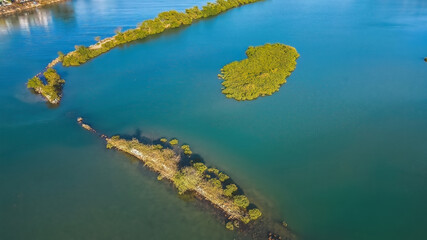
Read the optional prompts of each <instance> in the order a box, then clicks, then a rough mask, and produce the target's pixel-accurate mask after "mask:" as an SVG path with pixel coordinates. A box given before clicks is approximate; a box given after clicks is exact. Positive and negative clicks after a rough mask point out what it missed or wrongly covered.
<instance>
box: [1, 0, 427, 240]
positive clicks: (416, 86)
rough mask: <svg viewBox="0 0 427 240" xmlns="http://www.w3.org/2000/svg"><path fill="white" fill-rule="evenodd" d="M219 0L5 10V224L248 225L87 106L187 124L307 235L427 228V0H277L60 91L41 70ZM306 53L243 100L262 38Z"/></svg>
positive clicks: (122, 231) (35, 234) (86, 68)
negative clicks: (53, 102) (32, 87)
mask: <svg viewBox="0 0 427 240" xmlns="http://www.w3.org/2000/svg"><path fill="white" fill-rule="evenodd" d="M205 2H206V1H201V0H200V1H199V0H183V1H179V2H178V1H172V0H163V1H152V0H145V1H137V0H131V1H112V0H86V1H84V0H73V1H70V2H67V3H63V4H58V5H54V6H51V7H48V8H44V9H39V10H37V11H34V12H31V13H29V14H19V15H16V16H10V17H6V18H1V19H0V103H1V104H0V239H8V240H9V239H10V240H14V239H43V240H45V239H233V238H234V237H236V236H235V235H234V234H233V233H231V232H229V231H227V230H226V229H225V228H224V226H223V223H222V222H219V221H218V220H217V219H216V218H215V217H213V215H212V214H211V213H210V212H206V211H203V210H201V209H200V207H198V206H196V204H195V203H194V202H188V201H185V200H182V199H180V198H178V197H177V195H176V192H175V191H174V190H173V188H172V187H170V186H169V185H168V184H165V183H161V182H158V181H157V180H155V179H156V176H155V174H153V173H150V172H149V171H147V170H145V169H144V168H143V167H142V166H140V165H138V164H137V163H135V162H133V161H132V160H131V159H130V158H129V157H126V156H125V155H123V154H121V153H118V152H115V151H111V150H106V149H105V146H104V144H103V142H102V141H101V140H100V139H98V138H96V137H95V136H94V135H92V134H90V133H88V132H86V131H83V130H81V128H80V127H79V126H78V125H77V124H76V123H75V119H76V117H78V116H83V117H85V118H86V119H87V120H88V121H89V122H90V123H92V124H93V126H94V127H95V128H97V129H98V130H100V131H102V132H105V133H107V134H109V135H111V134H141V135H143V136H147V137H150V138H157V137H163V136H165V137H168V138H171V137H177V138H178V139H179V140H180V141H181V142H185V143H189V144H190V145H191V146H192V150H193V152H196V153H198V154H200V155H201V156H202V157H203V158H204V160H205V161H206V162H207V163H208V164H209V165H212V166H216V167H219V168H220V169H223V170H224V171H226V172H227V173H228V174H229V175H231V176H232V178H233V179H234V180H235V181H236V182H238V183H239V184H240V185H241V187H242V188H243V189H244V190H245V193H246V194H247V195H248V196H249V198H250V199H252V200H253V201H254V202H255V203H257V205H258V207H259V208H261V210H262V211H263V212H264V213H265V215H268V216H271V217H273V218H274V219H276V220H277V221H281V220H283V219H285V220H286V221H287V222H288V224H289V227H290V229H292V230H293V231H294V232H295V233H296V234H297V235H298V236H299V238H300V239H308V240H312V239H313V240H342V239H346V240H356V239H357V240H359V239H368V240H370V239H372V240H374V239H375V240H377V239H388V240H394V239H396V240H397V239H399V240H400V239H412V240H418V239H420V240H421V239H425V236H426V235H427V229H426V228H425V224H426V223H427V207H426V205H425V203H426V202H427V187H426V184H427V63H425V62H424V61H423V58H424V57H427V1H425V0H406V1H402V0H388V1H380V0H369V1H368V0H359V1H352V0H266V1H263V2H259V3H255V4H252V5H248V6H243V7H241V8H238V9H233V10H231V11H229V12H226V13H224V14H221V15H219V16H217V17H215V18H210V19H208V20H204V21H200V22H198V23H196V24H193V25H191V26H189V27H186V28H184V29H180V30H177V31H170V32H167V33H165V34H162V35H160V36H159V37H154V38H151V39H149V40H144V41H140V42H136V43H132V44H129V45H126V46H123V47H119V48H116V49H114V50H112V51H110V52H109V53H107V54H104V55H102V56H100V57H98V58H96V59H95V60H93V61H90V62H88V63H87V64H84V65H82V66H80V67H73V68H62V67H59V68H58V71H59V72H60V74H61V75H62V76H63V77H64V78H65V80H66V81H67V83H66V85H65V89H64V98H63V100H62V102H61V105H60V106H59V107H57V108H49V107H48V106H47V105H46V104H45V103H44V102H43V101H42V99H41V98H39V97H38V96H35V95H33V94H31V93H30V92H29V91H28V90H27V89H26V87H25V83H26V81H27V79H28V78H30V77H32V76H33V75H35V74H36V73H38V72H39V71H40V70H41V69H43V68H44V67H45V65H46V64H47V63H48V62H50V61H51V60H52V59H53V58H55V57H56V54H57V51H63V52H67V51H70V50H72V49H73V48H74V45H77V44H84V45H89V44H92V43H93V42H94V38H95V37H96V36H101V37H107V36H111V35H112V34H114V30H116V29H117V28H118V27H122V28H124V29H127V28H131V27H134V26H135V25H136V24H137V23H139V22H141V21H143V20H145V19H149V18H152V17H154V16H156V15H157V14H158V13H159V12H162V11H165V10H170V9H177V10H183V9H185V8H187V7H190V6H193V5H199V6H201V5H204V4H205ZM267 42H271V43H274V42H281V43H284V44H288V45H291V46H294V47H295V48H296V49H297V50H298V52H299V53H300V55H301V57H300V58H299V59H298V64H297V68H296V70H295V72H294V73H293V74H292V75H291V77H290V78H289V79H288V82H287V83H286V84H285V85H284V86H282V88H281V90H280V91H279V92H277V93H276V94H274V95H273V96H269V97H264V98H260V99H257V100H255V101H251V102H236V101H234V100H230V99H226V98H225V97H224V96H223V95H222V94H221V92H220V89H221V82H220V80H218V79H217V74H218V73H219V69H221V67H222V66H224V65H225V64H227V63H229V62H231V61H234V60H240V59H243V58H245V55H244V52H245V50H246V48H247V47H248V46H251V45H262V44H265V43H267Z"/></svg>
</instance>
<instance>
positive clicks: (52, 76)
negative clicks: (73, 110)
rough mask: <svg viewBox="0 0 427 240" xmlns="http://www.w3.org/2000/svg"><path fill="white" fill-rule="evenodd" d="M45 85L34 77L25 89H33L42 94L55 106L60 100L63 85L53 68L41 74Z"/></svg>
mask: <svg viewBox="0 0 427 240" xmlns="http://www.w3.org/2000/svg"><path fill="white" fill-rule="evenodd" d="M43 76H44V78H45V79H46V84H45V83H43V81H42V80H41V79H40V78H39V77H37V76H35V77H33V78H31V79H30V80H28V82H27V87H28V88H31V89H34V91H36V92H37V93H40V94H42V95H43V96H44V97H45V98H46V99H47V100H48V101H49V102H50V103H53V104H57V103H59V101H60V100H61V94H62V86H63V84H64V83H65V81H64V80H63V79H61V77H60V76H59V74H58V73H57V72H56V71H55V69H53V68H48V69H47V70H46V72H44V73H43Z"/></svg>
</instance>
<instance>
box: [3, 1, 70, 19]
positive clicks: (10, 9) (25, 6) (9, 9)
mask: <svg viewBox="0 0 427 240" xmlns="http://www.w3.org/2000/svg"><path fill="white" fill-rule="evenodd" d="M64 1H67V0H36V1H29V0H27V1H26V2H22V3H21V2H18V1H14V2H13V3H12V4H11V5H8V6H0V17H2V16H5V15H10V14H14V13H17V12H22V11H27V10H32V9H35V8H38V7H42V6H45V5H49V4H53V3H58V2H64ZM9 2H10V1H9Z"/></svg>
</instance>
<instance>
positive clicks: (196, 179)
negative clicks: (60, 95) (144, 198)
mask: <svg viewBox="0 0 427 240" xmlns="http://www.w3.org/2000/svg"><path fill="white" fill-rule="evenodd" d="M77 121H78V123H79V124H80V125H81V126H82V127H83V128H84V129H86V130H88V131H90V132H94V133H96V131H95V130H94V129H93V128H92V127H91V126H90V125H88V124H86V123H84V122H83V119H82V118H78V119H77ZM100 136H101V138H103V139H105V141H106V143H107V148H108V149H117V150H120V151H122V152H125V153H127V154H130V155H132V156H134V157H136V158H137V159H139V160H140V161H141V162H143V163H144V164H145V166H147V167H148V168H149V169H150V170H152V171H154V172H156V173H158V174H159V175H158V178H157V179H158V180H163V179H164V180H168V181H170V182H172V183H173V185H174V186H175V187H176V189H177V190H178V193H179V194H184V193H193V194H195V195H196V196H197V197H199V198H201V199H203V200H206V201H207V202H208V203H210V205H212V206H214V207H215V208H216V209H219V210H220V211H221V212H222V213H223V214H224V216H225V217H226V219H227V223H226V228H227V229H229V230H234V229H235V228H240V229H245V227H246V226H248V225H250V222H255V221H256V220H258V219H259V218H261V216H262V213H261V211H260V210H259V209H258V208H256V207H255V205H253V204H250V201H249V199H248V198H247V197H246V196H245V195H244V194H242V191H241V189H239V187H238V186H237V185H236V184H235V183H234V182H233V181H232V180H231V179H230V177H229V176H228V175H227V174H225V173H223V172H221V171H220V170H218V169H216V168H209V167H207V166H206V165H205V164H204V163H203V162H201V161H200V160H197V158H193V157H192V156H193V155H192V154H193V153H192V151H191V149H190V146H189V145H182V146H180V147H179V142H178V140H177V139H171V140H167V139H166V138H161V139H159V140H158V141H157V144H144V143H141V142H140V141H139V140H137V139H132V140H127V139H124V138H122V137H120V136H113V137H107V136H105V135H100ZM268 234H270V235H268ZM263 236H264V237H263V239H266V238H267V237H269V239H275V238H272V236H278V235H274V234H272V233H269V231H265V233H264V235H263ZM277 239H279V238H277Z"/></svg>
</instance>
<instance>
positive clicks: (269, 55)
mask: <svg viewBox="0 0 427 240" xmlns="http://www.w3.org/2000/svg"><path fill="white" fill-rule="evenodd" d="M246 55H247V56H248V58H247V59H244V60H242V61H235V62H232V63H230V64H227V65H226V66H224V67H223V68H222V69H221V74H220V75H219V77H220V78H222V79H224V82H223V83H222V85H223V86H224V89H223V90H222V93H224V94H225V95H226V96H227V97H228V98H234V99H236V100H253V99H256V98H258V97H259V96H267V95H272V94H273V93H274V92H276V91H278V90H279V88H280V86H281V85H282V84H284V83H285V82H286V78H287V77H288V76H289V75H291V73H292V71H293V70H294V69H295V67H296V59H297V58H298V57H299V54H298V52H297V51H296V49H295V48H293V47H290V46H286V45H283V44H280V43H276V44H266V45H264V46H258V47H249V48H248V50H246Z"/></svg>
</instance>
